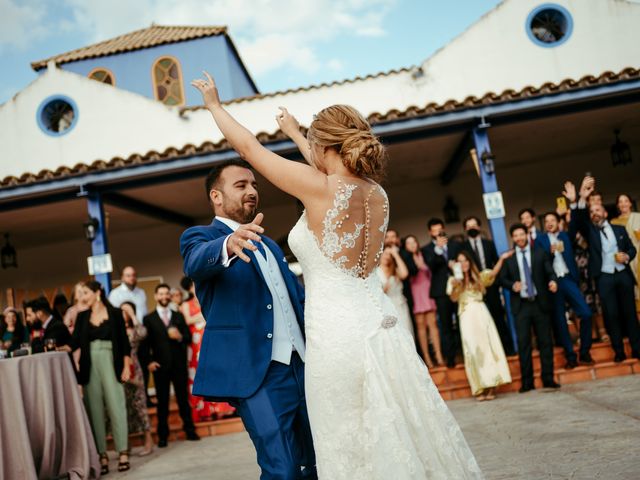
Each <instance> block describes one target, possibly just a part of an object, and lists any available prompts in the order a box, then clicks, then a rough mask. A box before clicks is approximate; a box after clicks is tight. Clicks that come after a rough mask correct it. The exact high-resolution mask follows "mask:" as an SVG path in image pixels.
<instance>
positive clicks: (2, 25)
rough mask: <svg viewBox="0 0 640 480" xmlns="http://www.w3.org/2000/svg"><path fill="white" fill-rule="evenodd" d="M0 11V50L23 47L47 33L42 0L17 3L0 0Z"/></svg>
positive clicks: (45, 10)
mask: <svg viewBox="0 0 640 480" xmlns="http://www.w3.org/2000/svg"><path fill="white" fill-rule="evenodd" d="M0 12H1V15H0V52H1V51H3V50H5V49H9V48H18V49H25V48H27V47H28V46H29V45H31V44H32V42H34V41H36V40H39V39H41V38H44V37H46V35H47V33H48V29H47V28H46V26H45V25H46V21H45V15H46V12H47V9H46V5H45V3H44V2H43V1H40V0H27V1H24V2H21V4H20V5H18V4H17V2H15V1H14V0H0Z"/></svg>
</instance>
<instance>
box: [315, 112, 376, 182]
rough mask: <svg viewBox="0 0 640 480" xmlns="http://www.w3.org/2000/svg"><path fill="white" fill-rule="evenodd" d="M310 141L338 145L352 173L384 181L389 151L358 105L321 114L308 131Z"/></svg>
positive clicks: (337, 148) (331, 145)
mask: <svg viewBox="0 0 640 480" xmlns="http://www.w3.org/2000/svg"><path fill="white" fill-rule="evenodd" d="M307 135H308V138H309V140H310V141H312V142H314V143H317V144H318V145H320V146H322V147H332V148H335V149H336V150H337V151H338V152H339V153H340V156H341V157H342V163H343V164H344V166H345V167H347V168H348V169H349V170H350V171H351V172H352V173H354V174H356V175H359V176H362V177H368V178H371V179H373V180H380V178H381V177H382V176H383V174H384V167H385V160H386V151H385V148H384V147H383V146H382V144H381V143H380V140H378V137H376V136H375V135H374V134H373V132H372V131H371V125H369V122H367V120H366V119H365V118H364V117H363V116H362V115H361V114H360V112H358V111H357V110H356V109H355V108H353V107H350V106H348V105H332V106H331V107H327V108H325V109H324V110H321V111H320V113H318V114H317V115H316V116H315V118H314V120H313V122H311V126H310V127H309V131H308V134H307Z"/></svg>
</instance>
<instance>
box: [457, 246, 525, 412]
mask: <svg viewBox="0 0 640 480" xmlns="http://www.w3.org/2000/svg"><path fill="white" fill-rule="evenodd" d="M512 255H513V250H511V251H509V252H506V253H503V254H502V255H501V256H500V258H499V260H498V261H497V262H496V264H495V266H494V267H493V269H491V270H489V269H486V270H482V271H479V270H478V267H477V266H476V264H475V262H474V261H473V258H472V257H471V254H470V253H469V252H467V251H466V250H462V251H461V252H460V253H459V254H458V256H457V257H456V263H455V265H454V268H453V271H454V276H453V277H451V278H449V280H448V282H447V294H448V295H449V297H451V301H453V302H456V303H458V319H459V322H460V338H461V339H462V353H463V356H464V369H465V372H466V374H467V379H468V381H469V385H470V386H471V393H472V395H474V396H475V397H476V398H477V400H478V401H484V400H493V399H494V398H495V389H496V387H498V386H500V385H504V384H506V383H511V374H510V372H509V364H508V363H507V357H506V355H505V353H504V349H503V347H502V342H501V340H500V335H499V334H498V330H497V329H496V326H495V323H494V321H493V318H492V317H491V314H490V313H489V309H488V308H487V306H486V305H485V303H484V298H483V297H484V295H485V294H486V292H487V288H488V287H490V286H491V285H492V284H493V282H494V281H495V279H496V276H497V275H498V273H499V272H500V269H501V268H502V264H503V263H504V261H505V260H506V259H507V258H509V257H511V256H512Z"/></svg>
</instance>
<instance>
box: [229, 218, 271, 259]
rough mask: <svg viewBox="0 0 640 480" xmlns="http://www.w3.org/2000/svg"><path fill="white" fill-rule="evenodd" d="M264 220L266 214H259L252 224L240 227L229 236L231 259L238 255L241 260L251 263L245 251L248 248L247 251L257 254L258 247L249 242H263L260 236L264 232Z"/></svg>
mask: <svg viewBox="0 0 640 480" xmlns="http://www.w3.org/2000/svg"><path fill="white" fill-rule="evenodd" d="M263 219H264V214H262V213H259V214H257V215H256V218H254V219H253V220H252V221H251V223H247V224H244V225H240V227H239V228H238V229H237V230H236V231H235V232H233V234H231V235H230V236H229V239H228V240H227V254H228V255H229V258H231V257H232V256H234V255H237V256H238V257H239V258H240V259H241V260H243V261H245V262H247V263H249V262H250V261H251V259H250V258H249V257H248V256H247V254H245V253H244V252H243V250H244V249H245V248H246V249H247V250H251V251H253V252H255V251H256V250H257V249H258V247H256V246H255V245H254V244H252V243H251V242H250V241H249V240H251V241H252V242H261V241H262V239H261V238H260V236H259V235H258V234H259V233H263V232H264V228H262V227H261V226H260V224H261V223H262V220H263Z"/></svg>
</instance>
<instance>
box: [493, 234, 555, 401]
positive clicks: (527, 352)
mask: <svg viewBox="0 0 640 480" xmlns="http://www.w3.org/2000/svg"><path fill="white" fill-rule="evenodd" d="M509 232H510V233H511V239H512V240H513V243H514V246H515V251H516V254H515V255H513V256H512V257H511V258H508V259H507V260H505V263H504V266H503V268H502V270H501V272H500V277H499V278H500V283H501V284H502V287H503V288H506V289H508V290H510V291H511V292H513V293H512V294H511V295H510V297H511V311H512V312H513V315H514V316H515V324H516V334H517V337H518V356H519V358H520V373H521V377H522V386H521V387H520V393H525V392H528V391H529V390H533V389H534V388H535V386H534V383H533V362H532V358H531V328H532V327H533V329H534V330H535V333H536V338H537V343H538V350H539V351H540V363H541V366H542V384H543V385H544V387H545V388H559V387H560V385H559V384H557V383H556V382H555V381H554V379H553V343H552V341H551V324H550V321H549V313H550V311H551V309H552V303H551V298H549V292H551V293H555V292H556V291H557V289H558V284H557V283H556V275H555V273H554V272H553V268H552V267H551V262H550V261H549V257H548V256H547V254H546V253H545V252H544V251H543V250H542V249H541V248H536V247H535V246H531V243H530V242H529V232H528V229H527V227H526V226H525V225H523V224H521V223H516V224H515V225H512V226H511V228H510V229H509Z"/></svg>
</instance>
